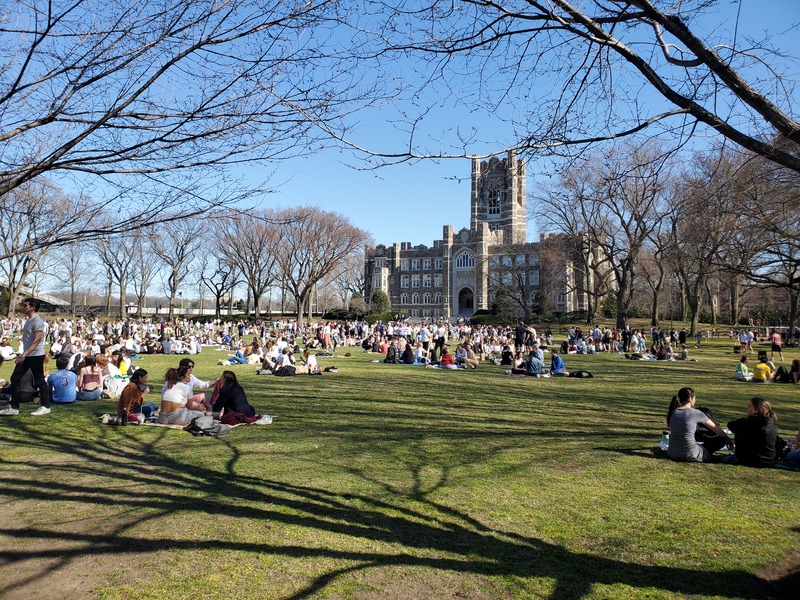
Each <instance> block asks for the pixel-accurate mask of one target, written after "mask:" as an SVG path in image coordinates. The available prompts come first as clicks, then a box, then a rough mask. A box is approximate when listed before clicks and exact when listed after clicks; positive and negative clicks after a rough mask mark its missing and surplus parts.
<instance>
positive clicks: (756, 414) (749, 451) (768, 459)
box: [728, 397, 778, 467]
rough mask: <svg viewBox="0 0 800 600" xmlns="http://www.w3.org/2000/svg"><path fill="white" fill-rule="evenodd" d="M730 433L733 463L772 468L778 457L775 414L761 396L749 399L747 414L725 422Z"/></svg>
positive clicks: (776, 419)
mask: <svg viewBox="0 0 800 600" xmlns="http://www.w3.org/2000/svg"><path fill="white" fill-rule="evenodd" d="M728 429H730V430H731V431H732V432H733V435H734V439H735V441H736V444H735V450H734V453H735V456H736V462H737V463H738V464H740V465H745V466H747V467H772V466H774V465H775V461H776V460H778V454H777V450H776V440H777V438H778V417H777V416H775V413H774V412H773V410H772V405H771V404H770V403H769V402H767V401H766V400H764V398H759V397H755V398H750V401H749V402H748V403H747V416H746V417H742V418H741V419H736V420H735V421H729V422H728Z"/></svg>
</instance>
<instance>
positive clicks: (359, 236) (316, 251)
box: [275, 208, 369, 323]
mask: <svg viewBox="0 0 800 600" xmlns="http://www.w3.org/2000/svg"><path fill="white" fill-rule="evenodd" d="M276 217H277V218H278V219H279V220H280V221H281V225H280V227H279V238H280V241H281V246H280V248H279V249H278V250H277V251H276V253H275V254H276V256H277V259H278V264H279V266H280V270H281V274H282V280H283V281H284V282H285V285H286V287H287V288H288V289H289V291H290V292H291V294H292V296H293V297H294V300H295V302H296V305H297V306H296V307H297V321H298V323H301V322H302V321H303V313H304V309H305V307H307V306H308V303H309V300H310V299H311V293H312V292H313V290H314V286H315V285H317V283H318V282H320V281H321V280H322V279H323V278H325V277H327V276H328V275H330V274H331V273H333V272H334V271H336V269H337V268H339V267H340V266H341V263H342V261H343V260H345V259H346V258H347V257H348V256H350V255H351V254H353V253H355V252H357V251H358V250H359V249H360V248H362V247H363V246H364V244H365V243H366V241H367V240H368V238H369V236H368V234H367V233H366V232H364V231H362V230H361V229H358V228H357V227H355V226H354V225H353V224H351V223H350V221H348V220H347V219H346V218H345V217H343V216H342V215H340V214H338V213H333V212H325V211H321V210H317V209H313V208H299V209H287V210H283V211H280V212H278V213H277V214H276Z"/></svg>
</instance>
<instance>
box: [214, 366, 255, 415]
mask: <svg viewBox="0 0 800 600" xmlns="http://www.w3.org/2000/svg"><path fill="white" fill-rule="evenodd" d="M220 379H222V381H223V384H222V387H221V388H220V390H219V396H218V397H217V400H216V402H214V406H213V407H212V410H213V411H214V412H215V413H217V412H218V413H223V412H224V413H234V412H237V413H242V414H243V415H245V416H246V417H254V416H255V414H256V409H255V408H253V407H252V406H251V405H250V403H249V402H248V401H247V396H246V395H245V393H244V390H243V389H242V386H241V385H239V381H238V380H237V379H236V374H235V373H234V372H233V371H223V372H222V377H221V378H220Z"/></svg>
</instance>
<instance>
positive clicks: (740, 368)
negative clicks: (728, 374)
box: [736, 355, 753, 381]
mask: <svg viewBox="0 0 800 600" xmlns="http://www.w3.org/2000/svg"><path fill="white" fill-rule="evenodd" d="M752 378H753V374H752V373H751V372H750V369H748V368H747V356H746V355H745V356H743V357H742V359H741V360H740V361H739V362H738V364H737V365H736V379H738V380H739V381H750V380H751V379H752Z"/></svg>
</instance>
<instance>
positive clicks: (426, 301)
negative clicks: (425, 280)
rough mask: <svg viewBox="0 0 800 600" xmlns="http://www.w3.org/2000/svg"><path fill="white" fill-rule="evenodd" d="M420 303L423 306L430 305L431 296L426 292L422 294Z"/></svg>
mask: <svg viewBox="0 0 800 600" xmlns="http://www.w3.org/2000/svg"><path fill="white" fill-rule="evenodd" d="M422 303H423V304H430V303H431V295H430V294H429V293H428V292H425V293H424V294H422Z"/></svg>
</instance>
